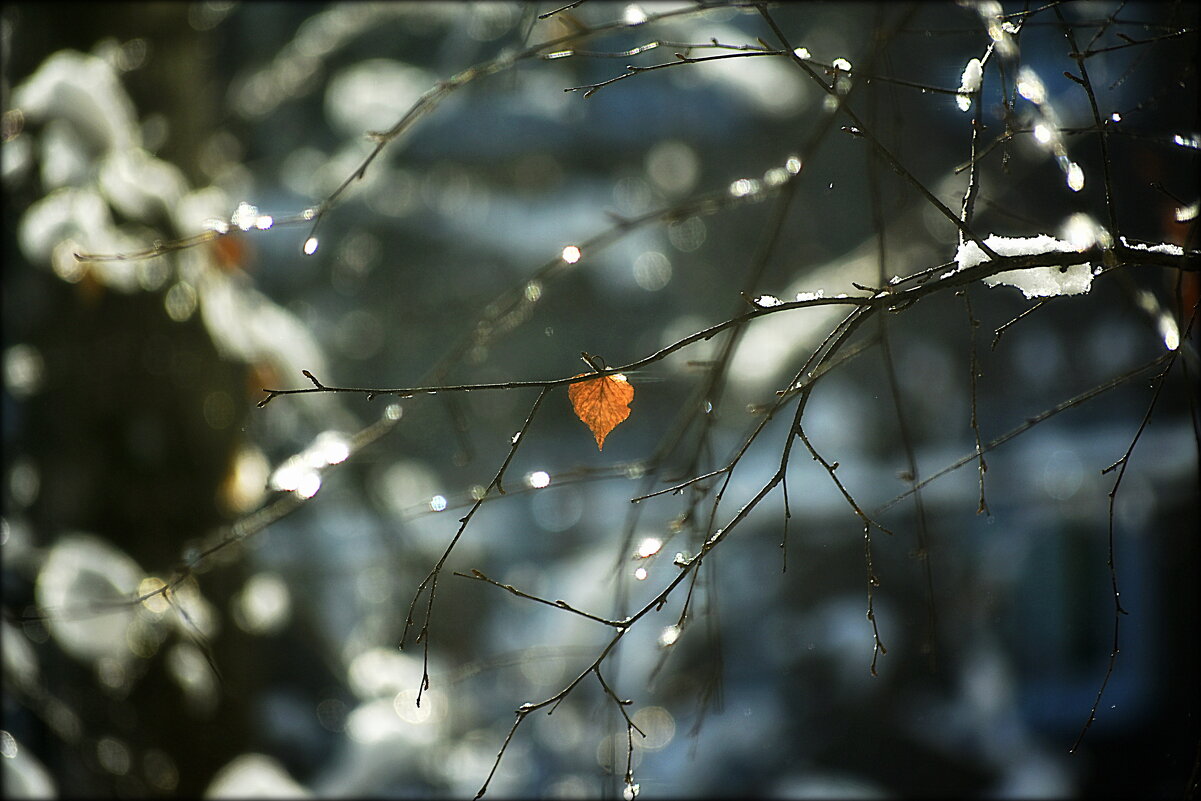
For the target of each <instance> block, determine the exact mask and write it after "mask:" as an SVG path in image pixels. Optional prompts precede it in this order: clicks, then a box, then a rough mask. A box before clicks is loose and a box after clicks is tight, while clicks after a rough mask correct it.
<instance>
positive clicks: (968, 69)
mask: <svg viewBox="0 0 1201 801" xmlns="http://www.w3.org/2000/svg"><path fill="white" fill-rule="evenodd" d="M983 78H984V65H983V64H981V63H980V59H978V58H973V59H971V60H969V61H968V63H967V66H965V67H964V68H963V77H962V78H961V79H960V80H959V94H958V95H957V96H956V97H955V102H956V103H957V104H958V105H959V110H960V111H967V110H968V109H970V108H971V107H972V97H971V96H972V95H973V94H974V93H976V92H978V91H980V81H981V80H983Z"/></svg>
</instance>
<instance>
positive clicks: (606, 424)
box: [567, 373, 634, 451]
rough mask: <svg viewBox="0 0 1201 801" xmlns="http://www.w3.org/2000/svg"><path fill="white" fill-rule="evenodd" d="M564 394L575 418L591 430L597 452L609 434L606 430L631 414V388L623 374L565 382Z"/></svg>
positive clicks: (632, 392) (603, 445)
mask: <svg viewBox="0 0 1201 801" xmlns="http://www.w3.org/2000/svg"><path fill="white" fill-rule="evenodd" d="M580 375H586V373H580ZM579 377H580V376H576V378H579ZM567 397H568V398H569V399H570V400H571V408H573V409H575V414H576V417H578V418H580V420H582V421H583V422H584V425H586V426H588V428H590V429H592V436H594V437H596V449H597V450H598V451H599V450H602V449H603V448H604V447H605V437H607V436H609V432H610V431H612V430H613V429H615V428H617V424H618V423H620V422H621V421H623V420H625V419H626V418H627V417H629V416H630V402H631V401H632V400H634V388H633V387H632V386H630V382H629V381H626V377H625V376H624V375H604V376H601V377H599V378H594V379H592V380H591V381H577V382H576V383H574V384H570V385H568V387H567Z"/></svg>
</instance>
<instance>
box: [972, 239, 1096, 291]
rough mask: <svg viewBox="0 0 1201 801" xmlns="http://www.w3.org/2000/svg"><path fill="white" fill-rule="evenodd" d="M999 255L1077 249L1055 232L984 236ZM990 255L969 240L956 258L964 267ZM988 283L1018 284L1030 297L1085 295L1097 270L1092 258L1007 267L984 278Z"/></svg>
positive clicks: (985, 259)
mask: <svg viewBox="0 0 1201 801" xmlns="http://www.w3.org/2000/svg"><path fill="white" fill-rule="evenodd" d="M984 244H986V245H988V247H989V248H991V249H992V251H993V252H994V253H996V254H997V255H998V256H1033V255H1038V254H1043V253H1076V252H1078V250H1077V249H1076V248H1075V247H1074V246H1073V245H1072V244H1071V243H1070V242H1064V241H1063V240H1062V239H1056V238H1055V237H1053V236H1048V235H1046V234H1039V235H1038V236H1031V237H1005V236H996V235H992V236H989V237H988V238H987V239H985V240H984ZM988 260H989V259H988V256H986V255H985V254H984V251H983V250H981V249H980V246H979V245H977V244H976V243H975V242H971V241H967V242H964V243H963V244H961V245H960V246H959V250H958V251H957V252H956V254H955V261H956V262H958V264H959V269H960V270H966V269H967V268H969V267H975V266H976V265H978V264H983V263H984V262H986V261H988ZM984 283H985V284H986V285H987V286H990V287H993V286H997V285H999V284H1004V285H1006V286H1013V287H1017V288H1018V289H1020V290H1021V291H1022V294H1024V295H1025V296H1026V297H1027V298H1047V297H1053V296H1055V295H1083V294H1084V293H1086V292H1088V291H1089V289H1091V288H1092V285H1093V270H1092V266H1091V265H1090V264H1089V263H1088V262H1084V263H1082V264H1073V265H1069V266H1067V267H1054V266H1052V267H1027V268H1025V269H1022V270H1006V271H1005V272H1002V273H997V274H996V275H990V276H988V277H987V278H985V279H984Z"/></svg>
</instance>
